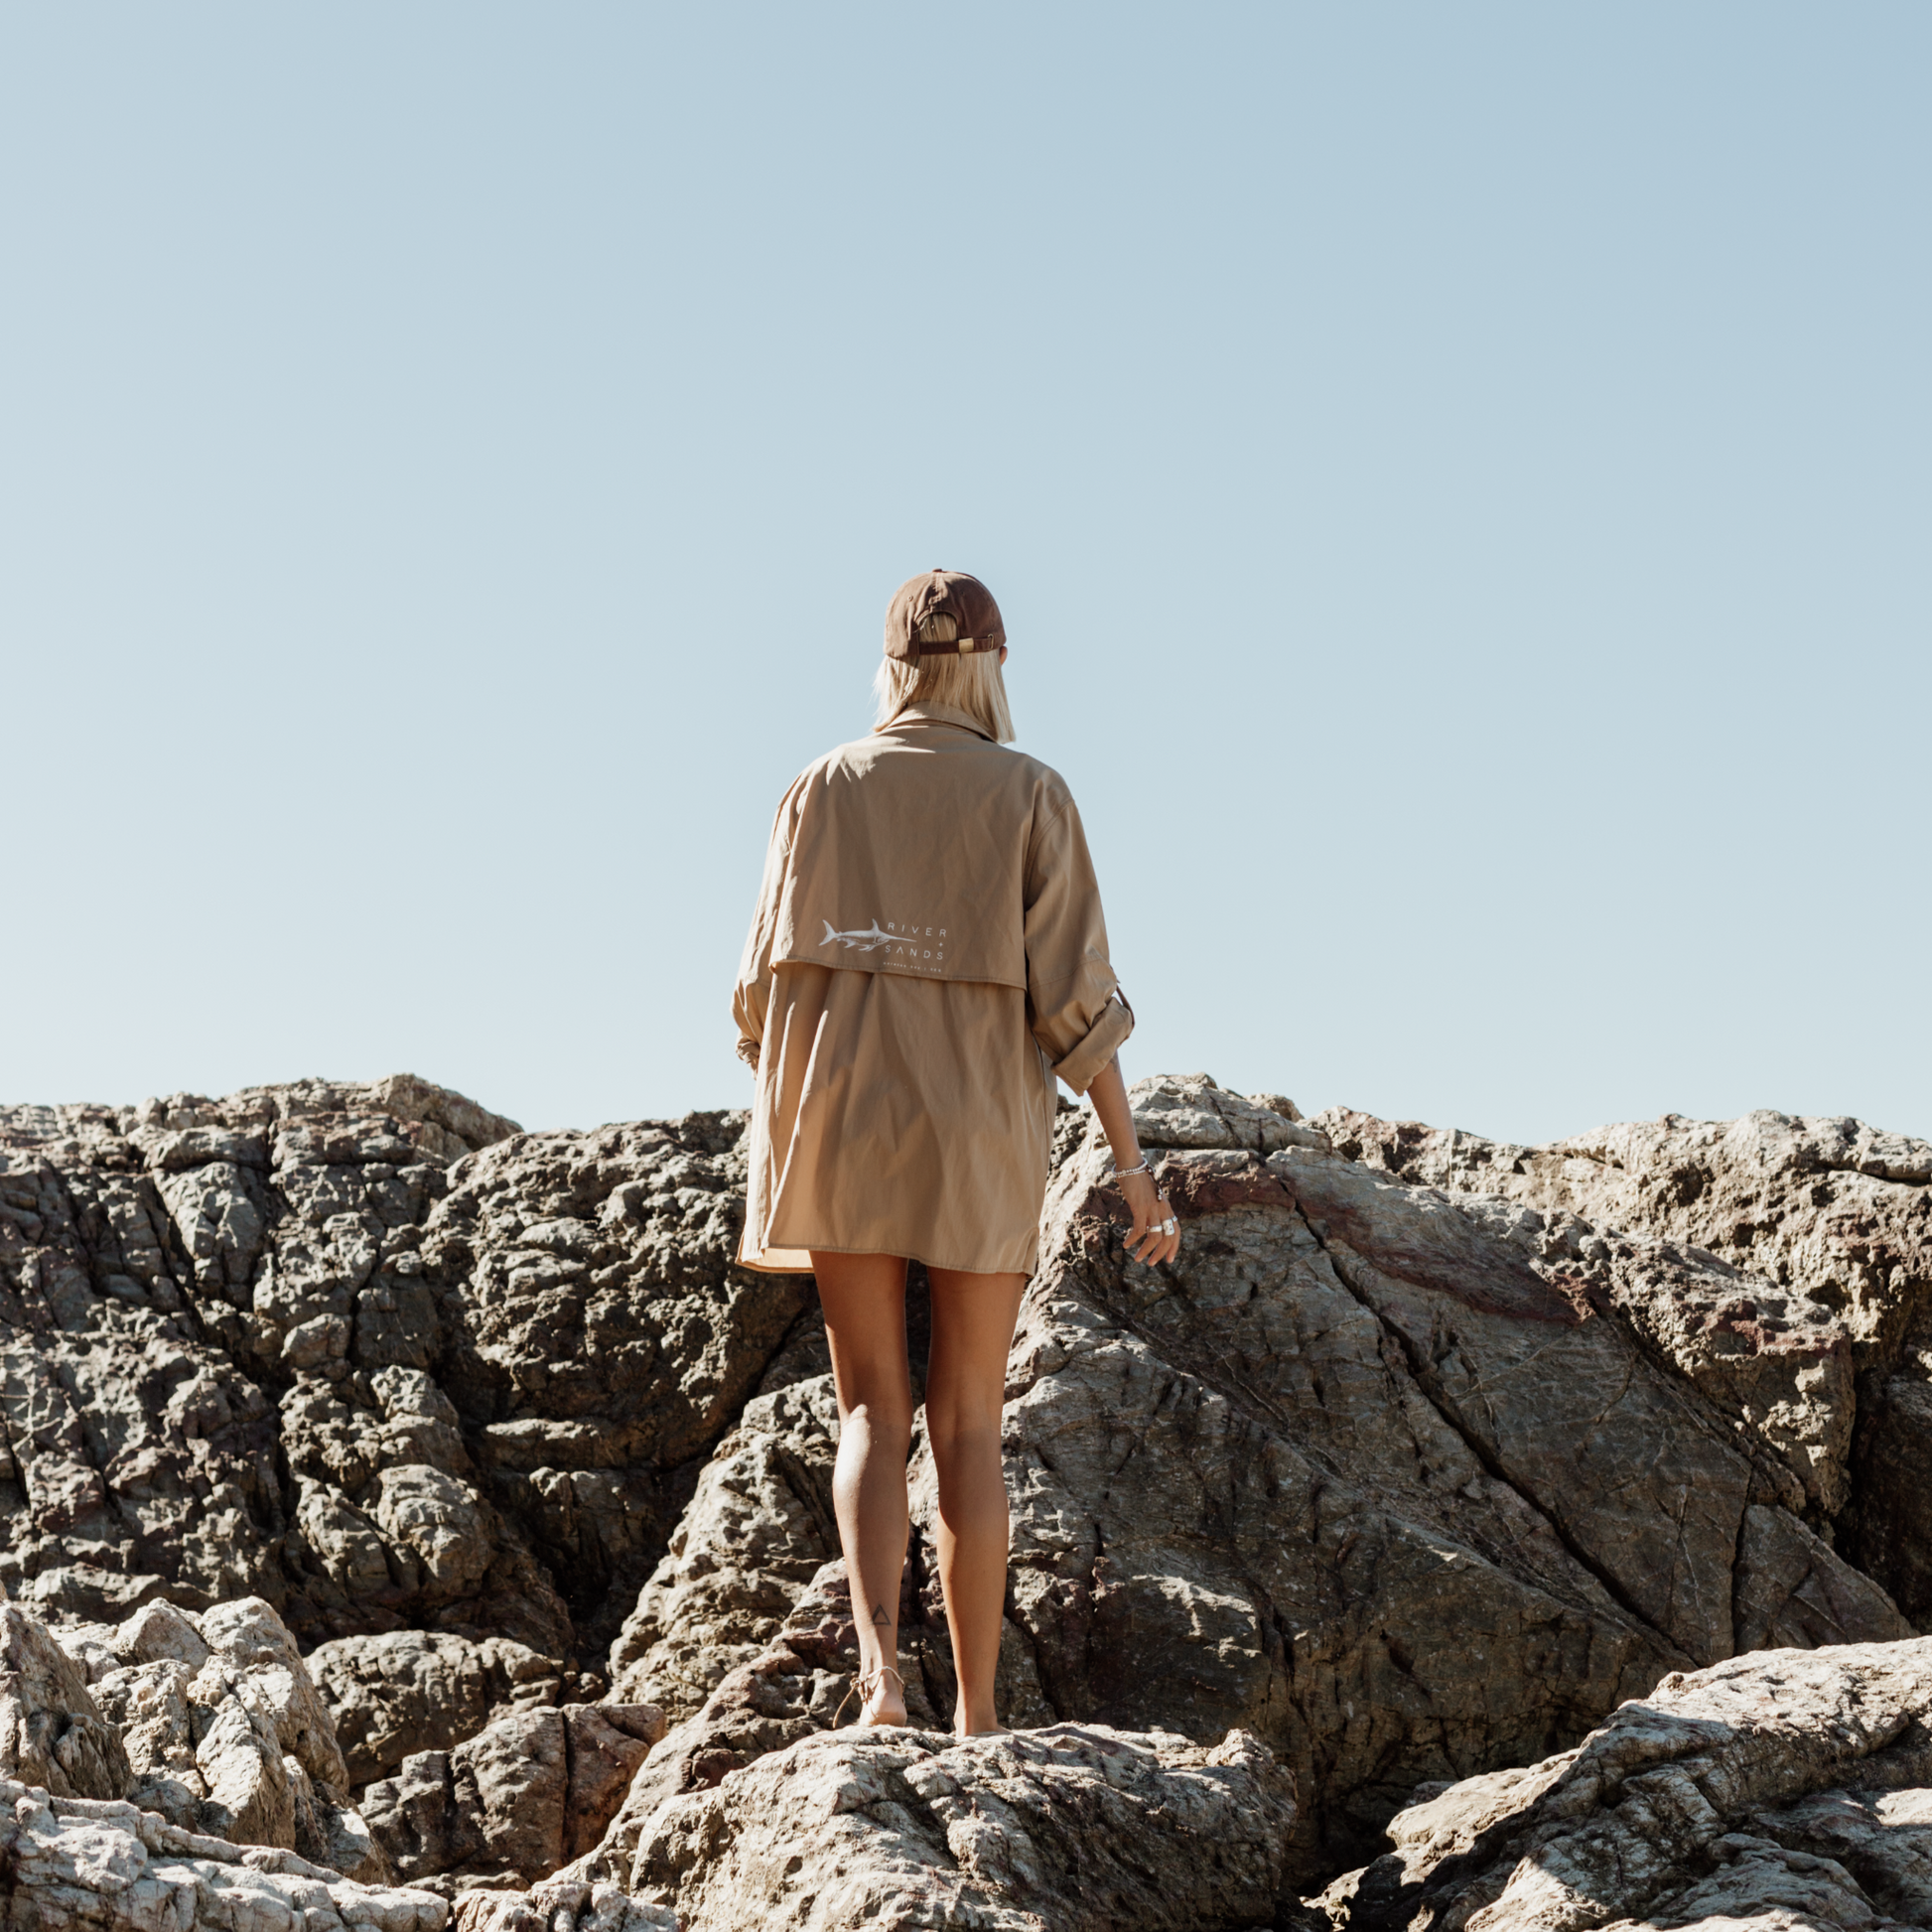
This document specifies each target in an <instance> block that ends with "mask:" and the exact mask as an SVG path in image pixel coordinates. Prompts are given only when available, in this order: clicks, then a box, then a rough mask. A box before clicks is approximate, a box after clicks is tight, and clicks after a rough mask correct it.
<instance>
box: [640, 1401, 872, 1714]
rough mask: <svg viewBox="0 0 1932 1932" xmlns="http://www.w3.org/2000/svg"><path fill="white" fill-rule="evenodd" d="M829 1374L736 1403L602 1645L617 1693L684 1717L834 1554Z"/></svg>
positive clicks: (747, 1655) (761, 1639)
mask: <svg viewBox="0 0 1932 1932" xmlns="http://www.w3.org/2000/svg"><path fill="white" fill-rule="evenodd" d="M838 1426H839V1410H838V1401H837V1398H836V1397H835V1395H834V1394H833V1390H832V1378H831V1376H830V1375H829V1374H826V1375H818V1376H814V1377H813V1378H812V1379H811V1380H809V1381H805V1382H799V1383H795V1384H793V1385H792V1386H790V1387H788V1388H784V1389H780V1390H777V1391H775V1392H774V1393H772V1394H770V1395H761V1396H759V1397H758V1398H757V1399H756V1400H754V1401H753V1402H750V1403H748V1404H747V1405H746V1408H745V1413H744V1414H743V1415H742V1416H741V1417H740V1418H739V1422H738V1427H737V1428H736V1429H734V1430H733V1431H732V1433H731V1434H730V1435H729V1436H727V1437H726V1438H725V1440H724V1441H723V1442H722V1443H720V1444H719V1445H718V1448H717V1450H716V1451H715V1452H714V1454H713V1455H712V1458H711V1460H710V1461H709V1462H707V1463H706V1464H705V1470H704V1474H703V1475H701V1476H700V1477H699V1478H698V1487H697V1492H696V1494H695V1495H694V1496H693V1497H692V1499H691V1503H690V1506H689V1508H687V1509H686V1511H685V1512H684V1518H683V1520H682V1521H681V1522H680V1523H679V1524H678V1526H677V1529H676V1530H675V1531H674V1532H673V1533H672V1536H671V1544H670V1549H669V1551H668V1552H667V1553H666V1555H665V1557H664V1560H663V1562H662V1563H660V1564H659V1565H658V1567H657V1569H656V1571H655V1572H653V1574H652V1576H651V1579H650V1581H649V1582H648V1583H647V1584H646V1585H645V1586H644V1588H643V1590H642V1592H641V1593H640V1595H639V1596H638V1599H637V1607H636V1608H635V1609H634V1610H633V1611H632V1612H631V1614H630V1616H629V1617H628V1618H627V1619H626V1621H625V1623H624V1626H623V1629H622V1631H621V1633H620V1635H619V1637H618V1641H617V1643H616V1644H614V1645H613V1646H612V1650H611V1667H612V1671H613V1673H614V1675H615V1677H616V1688H615V1691H614V1695H615V1696H619V1697H623V1698H628V1699H632V1700H634V1701H637V1702H645V1703H651V1704H656V1705H659V1706H661V1707H662V1708H663V1710H664V1711H665V1712H666V1713H667V1714H668V1715H669V1717H670V1718H671V1720H672V1722H673V1723H678V1722H681V1721H682V1720H684V1719H685V1718H688V1717H690V1716H691V1715H692V1714H693V1713H694V1712H696V1711H697V1710H698V1709H699V1708H700V1707H701V1706H702V1705H703V1703H704V1701H705V1699H706V1698H707V1697H709V1696H710V1695H711V1693H712V1692H713V1691H714V1690H715V1689H716V1688H717V1687H718V1685H719V1684H720V1683H721V1682H722V1681H723V1680H724V1679H725V1678H726V1677H727V1676H728V1675H729V1674H730V1673H731V1672H732V1671H733V1670H734V1669H735V1668H737V1666H739V1665H740V1664H744V1663H749V1662H750V1661H751V1660H752V1659H753V1658H754V1657H756V1656H757V1655H758V1654H759V1651H761V1650H762V1649H763V1648H764V1647H765V1645H766V1644H768V1643H769V1642H770V1641H771V1640H772V1639H773V1638H774V1637H775V1636H776V1635H777V1634H778V1632H779V1630H780V1628H781V1627H782V1626H783V1624H784V1622H785V1619H786V1618H787V1616H789V1614H790V1612H791V1608H792V1605H793V1603H794V1602H795V1601H796V1600H797V1598H798V1595H799V1592H800V1591H801V1590H802V1589H803V1588H804V1587H805V1586H806V1585H807V1584H809V1583H810V1582H811V1580H812V1578H813V1577H814V1576H816V1575H817V1573H818V1571H819V1569H820V1568H821V1566H822V1565H824V1564H825V1563H827V1562H829V1561H830V1560H831V1559H833V1558H835V1557H836V1556H837V1555H838V1553H839V1529H838V1523H837V1521H836V1520H835V1519H834V1516H833V1512H832V1464H833V1462H834V1460H835V1459H836V1457H837V1455H838Z"/></svg>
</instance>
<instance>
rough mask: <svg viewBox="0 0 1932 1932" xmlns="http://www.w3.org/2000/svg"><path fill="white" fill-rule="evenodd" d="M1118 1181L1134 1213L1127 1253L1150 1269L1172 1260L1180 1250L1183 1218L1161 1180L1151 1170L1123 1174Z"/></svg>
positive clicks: (1128, 1236) (1128, 1233)
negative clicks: (1176, 1210)
mask: <svg viewBox="0 0 1932 1932" xmlns="http://www.w3.org/2000/svg"><path fill="white" fill-rule="evenodd" d="M1118 1184H1119V1187H1120V1191H1121V1195H1122V1197H1123V1198H1124V1199H1125V1200H1126V1202H1127V1205H1128V1208H1129V1210H1130V1211H1131V1212H1132V1213H1133V1216H1134V1225H1133V1226H1132V1227H1131V1228H1130V1229H1129V1230H1128V1232H1127V1252H1128V1253H1129V1254H1130V1255H1132V1256H1133V1257H1134V1259H1135V1260H1136V1261H1139V1262H1144V1263H1145V1264H1146V1265H1147V1266H1148V1267H1150V1268H1158V1267H1159V1266H1160V1265H1161V1264H1162V1263H1163V1262H1164V1261H1172V1260H1173V1258H1174V1256H1175V1255H1177V1254H1178V1253H1179V1252H1180V1221H1179V1219H1178V1217H1177V1216H1176V1215H1175V1213H1174V1211H1173V1202H1171V1201H1170V1200H1169V1199H1168V1196H1167V1193H1166V1191H1165V1190H1164V1189H1163V1188H1162V1186H1161V1183H1160V1182H1159V1181H1158V1180H1156V1179H1155V1177H1154V1176H1153V1175H1152V1174H1151V1173H1124V1174H1121V1175H1120V1176H1119V1177H1118Z"/></svg>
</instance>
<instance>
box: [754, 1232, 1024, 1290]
mask: <svg viewBox="0 0 1932 1932" xmlns="http://www.w3.org/2000/svg"><path fill="white" fill-rule="evenodd" d="M813 1246H815V1247H816V1248H817V1249H818V1251H819V1253H820V1254H826V1255H877V1254H897V1256H898V1258H899V1259H900V1260H901V1261H916V1262H917V1263H919V1265H920V1266H921V1267H923V1268H944V1269H947V1270H948V1271H950V1272H951V1273H953V1274H955V1275H1025V1276H1026V1278H1027V1279H1028V1280H1029V1281H1032V1280H1033V1278H1034V1276H1035V1274H1036V1273H1037V1272H1038V1269H1039V1249H1038V1246H1037V1244H1035V1249H1034V1256H1033V1259H1032V1260H1031V1261H1030V1262H1029V1263H1028V1264H1027V1266H1026V1267H1024V1268H969V1267H968V1266H967V1265H966V1264H965V1263H964V1262H960V1261H940V1260H937V1259H935V1258H934V1257H933V1256H932V1255H922V1254H916V1253H913V1252H912V1251H910V1250H909V1249H907V1250H900V1249H889V1248H880V1247H876V1246H875V1247H866V1248H845V1247H841V1246H840V1245H839V1244H838V1243H837V1242H836V1241H819V1242H815V1243H812V1244H811V1245H810V1246H807V1247H803V1248H792V1247H783V1248H780V1247H767V1248H760V1249H759V1255H760V1256H761V1257H762V1256H769V1255H802V1256H804V1257H805V1259H804V1260H803V1261H802V1262H798V1263H791V1262H777V1261H770V1260H763V1259H760V1260H758V1261H754V1260H752V1259H751V1258H750V1256H748V1255H747V1254H746V1253H745V1252H744V1251H743V1249H741V1250H740V1251H739V1256H738V1265H739V1266H740V1267H741V1268H750V1269H753V1270H755V1271H756V1272H758V1273H759V1274H761V1275H809V1274H810V1273H811V1272H812V1264H811V1247H813Z"/></svg>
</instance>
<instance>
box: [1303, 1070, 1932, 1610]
mask: <svg viewBox="0 0 1932 1932" xmlns="http://www.w3.org/2000/svg"><path fill="white" fill-rule="evenodd" d="M1317 1124H1319V1125H1321V1126H1324V1127H1325V1128H1326V1129H1327V1130H1328V1131H1329V1133H1330V1134H1331V1135H1332V1136H1333V1138H1334V1141H1335V1143H1336V1145H1337V1147H1338V1148H1339V1149H1340V1150H1341V1151H1342V1152H1344V1153H1346V1154H1348V1155H1349V1157H1350V1158H1351V1159H1356V1160H1359V1161H1361V1162H1363V1163H1365V1164H1368V1165H1370V1166H1374V1167H1378V1168H1381V1169H1384V1170H1385V1171H1387V1172H1388V1173H1392V1174H1396V1175H1399V1176H1400V1177H1402V1178H1404V1179H1407V1180H1412V1181H1418V1182H1422V1183H1424V1184H1426V1185H1430V1186H1435V1187H1441V1188H1444V1189H1446V1190H1449V1191H1450V1192H1454V1193H1463V1192H1473V1193H1480V1194H1489V1195H1494V1196H1499V1197H1502V1198H1507V1199H1511V1200H1516V1201H1521V1202H1523V1203H1525V1204H1526V1205H1527V1206H1529V1207H1530V1208H1531V1209H1532V1210H1536V1211H1540V1212H1542V1213H1544V1214H1546V1215H1549V1216H1551V1217H1553V1218H1555V1219H1560V1220H1564V1221H1575V1222H1578V1223H1587V1227H1588V1232H1587V1234H1586V1236H1585V1237H1584V1238H1585V1239H1586V1240H1592V1239H1603V1240H1607V1241H1609V1242H1612V1243H1619V1245H1622V1246H1624V1247H1627V1248H1629V1249H1631V1250H1632V1251H1643V1252H1648V1253H1651V1254H1656V1255H1660V1256H1663V1257H1665V1258H1667V1259H1669V1258H1689V1259H1693V1260H1695V1262H1696V1263H1697V1265H1698V1267H1699V1269H1700V1270H1701V1271H1702V1274H1703V1277H1704V1279H1703V1282H1702V1284H1701V1285H1700V1288H1699V1290H1698V1291H1697V1292H1694V1293H1689V1294H1686V1293H1684V1292H1683V1291H1682V1289H1681V1288H1680V1287H1679V1285H1678V1284H1677V1283H1676V1282H1675V1281H1671V1280H1669V1279H1668V1277H1666V1278H1665V1280H1664V1282H1663V1283H1661V1284H1660V1285H1658V1286H1651V1285H1648V1284H1645V1283H1644V1282H1642V1281H1641V1280H1638V1281H1635V1282H1633V1283H1632V1285H1631V1289H1630V1291H1629V1294H1628V1297H1627V1300H1626V1301H1625V1304H1624V1308H1625V1311H1626V1313H1627V1315H1628V1317H1629V1318H1630V1319H1631V1320H1632V1322H1633V1323H1634V1324H1635V1325H1636V1326H1637V1327H1638V1329H1639V1330H1640V1332H1642V1334H1643V1335H1644V1337H1645V1339H1646V1340H1647V1341H1648V1342H1649V1343H1650V1345H1651V1346H1652V1347H1653V1348H1654V1349H1655V1350H1656V1351H1657V1353H1658V1354H1659V1355H1660V1357H1662V1358H1664V1359H1668V1360H1669V1361H1671V1362H1673V1363H1674V1364H1675V1365H1676V1366H1677V1367H1678V1368H1679V1369H1680V1370H1681V1371H1682V1372H1683V1373H1684V1374H1685V1375H1686V1376H1688V1377H1689V1378H1690V1379H1691V1380H1692V1381H1693V1382H1694V1383H1696V1385H1697V1386H1698V1388H1699V1389H1700V1391H1701V1392H1703V1393H1704V1394H1705V1395H1706V1396H1707V1397H1709V1398H1710V1399H1711V1400H1712V1401H1713V1402H1715V1403H1716V1404H1718V1405H1719V1406H1720V1407H1721V1408H1723V1409H1724V1410H1725V1411H1726V1412H1727V1413H1728V1414H1731V1415H1733V1416H1734V1417H1736V1418H1737V1419H1738V1421H1739V1422H1740V1424H1742V1425H1743V1426H1744V1427H1746V1428H1748V1429H1749V1430H1751V1431H1752V1432H1753V1433H1755V1434H1757V1435H1759V1436H1760V1437H1761V1438H1762V1439H1763V1440H1765V1441H1766V1442H1768V1443H1770V1444H1772V1445H1773V1446H1774V1447H1775V1448H1776V1449H1777V1450H1778V1452H1779V1454H1780V1456H1781V1458H1782V1459H1783V1460H1784V1462H1785V1463H1786V1465H1787V1467H1788V1468H1789V1469H1790V1471H1791V1473H1792V1475H1793V1477H1794V1478H1795V1479H1796V1480H1797V1482H1798V1483H1799V1485H1800V1486H1801V1487H1802V1489H1803V1491H1804V1495H1803V1500H1802V1502H1801V1503H1799V1504H1798V1505H1797V1506H1798V1507H1800V1508H1802V1510H1803V1512H1804V1514H1805V1515H1806V1517H1807V1519H1808V1520H1809V1521H1811V1522H1812V1523H1813V1524H1814V1525H1815V1526H1817V1527H1819V1528H1821V1529H1822V1530H1823V1531H1824V1532H1825V1533H1826V1535H1827V1536H1828V1538H1830V1539H1831V1540H1832V1541H1833V1542H1834V1543H1835V1545H1836V1547H1837V1548H1838V1550H1839V1552H1840V1553H1841V1554H1842V1555H1843V1556H1845V1557H1846V1558H1847V1559H1848V1560H1849V1561H1850V1562H1851V1563H1853V1564H1854V1565H1856V1566H1857V1567H1858V1568H1859V1569H1861V1570H1863V1572H1864V1573H1865V1574H1866V1575H1868V1576H1870V1577H1872V1578H1874V1579H1875V1580H1876V1581H1877V1582H1878V1583H1880V1584H1882V1585H1883V1586H1884V1587H1885V1588H1886V1589H1887V1590H1888V1591H1889V1592H1890V1593H1891V1595H1892V1596H1893V1598H1894V1600H1895V1601H1896V1602H1897V1604H1898V1606H1899V1608H1900V1610H1901V1611H1903V1613H1904V1614H1905V1615H1906V1616H1907V1617H1909V1618H1910V1619H1911V1620H1912V1622H1913V1623H1914V1624H1915V1625H1917V1626H1919V1627H1921V1628H1923V1627H1926V1626H1927V1625H1932V1483H1928V1482H1927V1481H1926V1480H1925V1479H1924V1474H1923V1472H1924V1470H1925V1469H1926V1468H1927V1467H1928V1466H1932V1143H1929V1142H1926V1141H1918V1140H1912V1139H1910V1138H1908V1137H1907V1136H1904V1135H1900V1134H1886V1133H1882V1132H1879V1131H1877V1130H1875V1129H1873V1128H1870V1127H1867V1126H1865V1125H1864V1123H1863V1121H1857V1120H1849V1119H1819V1118H1815V1117H1804V1116H1795V1115H1790V1114H1779V1113H1773V1112H1770V1111H1768V1110H1760V1111H1759V1112H1757V1113H1751V1114H1745V1115H1743V1116H1741V1117H1740V1118H1739V1119H1737V1120H1733V1121H1703V1120H1687V1119H1686V1118H1685V1117H1684V1116H1682V1115H1680V1114H1666V1115H1665V1116H1664V1117H1663V1118H1662V1119H1661V1120H1656V1121H1639V1122H1634V1123H1631V1124H1628V1125H1624V1126H1618V1127H1603V1128H1598V1129H1596V1130H1595V1131H1594V1132H1592V1133H1589V1134H1580V1135H1577V1136H1576V1137H1574V1138H1573V1139H1570V1140H1566V1141H1557V1142H1554V1143H1552V1144H1551V1145H1550V1146H1549V1147H1542V1148H1533V1147H1516V1146H1512V1145H1510V1144H1507V1143H1504V1142H1499V1141H1485V1140H1483V1139H1482V1138H1481V1137H1480V1136H1478V1135H1474V1134H1465V1133H1462V1132H1460V1131H1458V1130H1455V1129H1444V1128H1430V1127H1424V1126H1422V1125H1421V1124H1420V1123H1419V1122H1415V1121H1385V1120H1378V1119H1377V1118H1375V1117H1374V1116H1373V1115H1369V1114H1359V1113H1351V1112H1349V1111H1347V1110H1345V1109H1340V1108H1337V1109H1334V1110H1333V1111H1332V1112H1331V1113H1328V1114H1324V1115H1322V1116H1321V1117H1320V1120H1319V1122H1318V1123H1317ZM1619 1235H1620V1237H1621V1240H1620V1242H1619ZM1645 1237H1648V1239H1647V1240H1646V1239H1645ZM1660 1289H1661V1292H1660Z"/></svg>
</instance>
